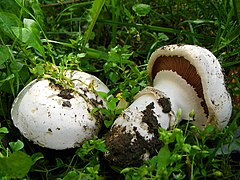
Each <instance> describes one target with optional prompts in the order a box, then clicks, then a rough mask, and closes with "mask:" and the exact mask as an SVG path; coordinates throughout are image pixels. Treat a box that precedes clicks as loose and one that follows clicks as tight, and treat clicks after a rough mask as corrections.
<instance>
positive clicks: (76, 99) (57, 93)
mask: <svg viewBox="0 0 240 180" xmlns="http://www.w3.org/2000/svg"><path fill="white" fill-rule="evenodd" d="M65 76H66V77H67V78H69V80H70V81H71V82H72V83H73V89H74V90H73V89H65V88H63V87H62V86H60V85H55V84H54V83H52V82H51V81H49V80H47V79H39V80H34V81H32V82H31V83H29V84H28V85H27V86H26V87H25V88H24V89H23V90H22V91H21V92H20V93H19V94H18V96H17V98H16V99H15V100H14V103H13V105H12V111H11V116H12V120H13V123H14V125H15V126H16V127H17V128H18V129H19V130H20V132H21V133H22V134H23V135H24V136H25V137H26V138H27V139H29V140H30V141H33V142H34V143H35V144H38V145H40V146H42V147H46V148H51V149H56V150H61V149H67V148H73V147H78V146H80V145H81V144H82V143H83V142H84V141H85V140H88V139H91V138H92V137H93V136H96V135H97V134H98V132H99V130H100V128H101V124H102V117H101V114H100V113H97V114H93V113H91V111H92V110H93V109H94V108H95V107H105V103H104V100H103V99H102V98H101V97H99V96H98V95H97V94H96V91H101V92H105V93H108V91H109V89H108V88H107V86H106V85H105V84H103V82H101V81H100V80H99V79H98V78H96V77H95V76H92V75H90V74H87V73H84V72H80V71H67V72H66V74H65Z"/></svg>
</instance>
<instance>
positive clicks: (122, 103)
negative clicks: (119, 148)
mask: <svg viewBox="0 0 240 180" xmlns="http://www.w3.org/2000/svg"><path fill="white" fill-rule="evenodd" d="M239 32H240V1H239V0H195V1H191V0H178V1H169V0H153V1H148V0H146V1H141V0H136V1H125V0H94V1H79V0H59V1H55V0H9V1H5V0H0V43H1V46H0V97H1V98H0V178H1V179H12V178H20V179H59V180H60V179H64V180H67V179H114V178H115V179H208V178H213V179H239V178H240V159H239V155H240V154H239V152H237V151H232V150H234V148H235V150H236V149H238V148H239V142H238V141H239V139H238V137H236V135H235V134H234V131H235V130H236V129H237V128H238V126H239V123H240V111H239V110H240V78H239V75H240V72H239V71H240V55H239V52H240V39H239ZM175 43H179V44H195V45H200V46H203V47H206V48H207V49H209V50H211V51H212V52H213V53H214V55H215V56H216V57H217V58H218V59H219V60H220V62H221V64H222V67H223V69H224V73H225V78H226V85H227V87H228V90H229V92H230V94H231V96H232V100H233V114H232V118H231V120H230V123H229V125H228V126H227V127H226V128H225V129H224V130H223V131H218V130H216V129H215V128H214V127H213V126H208V127H207V128H206V129H205V130H204V131H201V130H199V129H197V128H196V127H195V126H192V125H191V124H189V123H182V124H180V125H179V126H177V127H176V128H175V129H173V130H170V131H167V130H163V129H159V134H160V139H159V140H160V141H162V142H163V144H164V145H163V148H161V149H160V151H159V152H158V154H157V155H156V156H154V157H153V158H152V159H150V160H149V161H147V162H146V163H145V164H143V165H142V166H140V167H127V168H124V169H122V168H120V167H114V166H111V164H109V163H108V162H107V161H106V160H105V159H104V157H103V152H105V151H106V147H105V143H104V137H103V135H104V133H105V132H106V131H107V130H108V129H109V128H110V126H111V124H112V123H113V122H114V120H115V119H116V117H117V116H118V115H119V114H120V112H121V110H122V109H124V108H125V107H127V105H128V104H130V103H131V102H132V101H133V96H134V95H135V94H136V93H137V92H138V91H139V90H141V89H143V88H144V87H146V86H147V85H148V84H149V79H148V75H147V72H146V67H147V62H148V58H149V56H150V55H151V53H152V52H153V51H154V50H155V49H156V48H158V47H160V46H163V45H167V44H175ZM56 69H58V70H59V72H62V71H64V70H66V69H77V70H81V71H85V72H88V73H90V74H93V75H96V76H97V77H99V78H100V79H101V80H102V81H103V82H104V83H105V84H106V85H107V86H108V87H109V89H110V94H111V95H112V96H111V98H109V99H108V102H107V106H108V110H106V109H105V110H102V113H103V114H104V116H105V121H104V125H103V128H102V129H103V130H102V132H101V133H100V135H99V137H95V138H94V139H92V140H89V141H86V142H85V143H84V144H83V145H82V146H81V147H79V148H75V149H69V150H62V151H55V150H49V149H45V148H41V147H39V146H37V145H34V144H33V143H32V142H29V141H28V140H26V139H25V138H24V137H23V136H22V135H21V134H20V132H19V131H18V130H17V129H16V128H15V127H14V125H13V123H12V120H11V116H10V111H11V105H12V102H13V100H14V98H15V97H16V96H17V94H18V93H19V91H20V90H21V89H22V88H23V87H24V86H26V84H27V83H29V82H30V81H31V80H33V79H35V78H40V77H45V78H50V79H52V80H54V81H55V82H56V83H61V77H59V74H58V73H56V71H55V70H56ZM60 74H61V73H60ZM216 91H217V89H216ZM232 144H235V146H234V148H233V146H232ZM231 151H232V152H231ZM223 152H225V153H223ZM230 152H231V153H230Z"/></svg>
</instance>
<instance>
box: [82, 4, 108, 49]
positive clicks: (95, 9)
mask: <svg viewBox="0 0 240 180" xmlns="http://www.w3.org/2000/svg"><path fill="white" fill-rule="evenodd" d="M104 3H105V0H95V1H94V2H93V5H92V8H91V9H90V10H89V11H90V14H89V15H90V17H91V18H90V19H91V20H90V21H91V22H90V24H89V26H88V29H87V31H86V32H85V35H84V42H83V44H82V49H85V46H86V44H87V43H88V40H89V38H90V36H91V34H92V30H93V27H94V25H95V23H96V21H97V19H98V16H99V14H100V12H101V10H102V7H103V5H104Z"/></svg>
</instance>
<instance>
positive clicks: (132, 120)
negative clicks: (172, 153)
mask: <svg viewBox="0 0 240 180" xmlns="http://www.w3.org/2000/svg"><path fill="white" fill-rule="evenodd" d="M171 122H175V115H174V113H173V112H172V110H171V103H170V102H169V99H168V98H167V97H166V95H165V94H164V93H163V92H160V91H159V90H157V89H155V88H153V87H147V88H145V89H144V90H142V91H141V92H139V93H138V94H137V95H136V96H135V101H134V102H133V103H132V104H131V105H130V106H129V107H128V108H127V109H126V110H124V111H123V112H122V114H121V115H120V116H119V117H118V118H117V119H116V120H115V121H114V124H113V126H112V127H111V129H110V131H109V132H108V133H107V135H106V146H107V149H108V150H109V151H108V152H107V153H106V154H105V157H106V159H108V160H109V161H110V162H111V163H112V164H115V165H118V166H122V167H126V166H129V165H130V166H132V165H133V166H136V165H140V164H141V163H142V162H144V161H145V160H147V159H149V158H150V157H152V156H153V155H155V154H156V152H157V151H158V150H159V148H160V146H161V142H160V141H159V140H158V138H159V133H158V129H159V128H160V127H162V128H164V129H168V128H169V126H171V125H170V123H171Z"/></svg>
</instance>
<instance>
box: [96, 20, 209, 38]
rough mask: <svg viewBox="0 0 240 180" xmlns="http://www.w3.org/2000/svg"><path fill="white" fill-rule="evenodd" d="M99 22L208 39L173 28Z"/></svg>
mask: <svg viewBox="0 0 240 180" xmlns="http://www.w3.org/2000/svg"><path fill="white" fill-rule="evenodd" d="M98 22H99V23H104V24H108V25H118V26H126V27H136V28H138V29H143V30H150V31H158V32H165V33H172V34H176V35H180V34H184V35H189V36H194V37H197V38H202V39H205V38H206V36H204V35H202V34H198V33H194V32H189V31H186V30H178V29H173V28H166V27H159V26H152V25H144V24H136V23H126V22H115V21H111V20H103V19H101V20H98ZM208 38H209V37H208ZM210 39H211V38H210Z"/></svg>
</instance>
